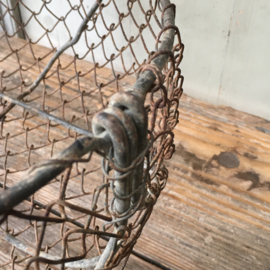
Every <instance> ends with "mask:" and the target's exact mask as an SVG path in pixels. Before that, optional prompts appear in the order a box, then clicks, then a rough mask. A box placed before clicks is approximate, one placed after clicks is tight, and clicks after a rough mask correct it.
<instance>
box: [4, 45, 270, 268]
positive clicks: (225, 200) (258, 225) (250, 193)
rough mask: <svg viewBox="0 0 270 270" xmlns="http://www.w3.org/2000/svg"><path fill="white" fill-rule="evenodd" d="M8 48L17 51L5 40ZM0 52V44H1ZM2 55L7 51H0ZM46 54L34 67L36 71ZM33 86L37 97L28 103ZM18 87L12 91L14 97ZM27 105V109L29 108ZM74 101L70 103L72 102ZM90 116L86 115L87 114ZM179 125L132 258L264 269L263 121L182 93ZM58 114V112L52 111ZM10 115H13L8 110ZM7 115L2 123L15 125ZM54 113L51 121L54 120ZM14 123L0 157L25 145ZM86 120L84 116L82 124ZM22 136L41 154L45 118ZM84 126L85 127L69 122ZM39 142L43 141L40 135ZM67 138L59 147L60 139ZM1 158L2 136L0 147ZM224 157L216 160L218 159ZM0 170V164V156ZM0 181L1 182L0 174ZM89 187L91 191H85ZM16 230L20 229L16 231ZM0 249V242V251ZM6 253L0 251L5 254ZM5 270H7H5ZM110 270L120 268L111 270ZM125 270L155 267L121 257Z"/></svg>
mask: <svg viewBox="0 0 270 270" xmlns="http://www.w3.org/2000/svg"><path fill="white" fill-rule="evenodd" d="M12 42H13V43H14V46H19V45H22V44H23V41H21V40H18V42H17V41H16V42H17V43H16V42H15V41H14V40H12ZM1 44H2V43H1ZM1 46H2V47H3V50H2V51H1V52H0V55H3V54H5V53H6V52H7V51H8V49H7V47H6V46H5V45H3V44H2V45H1ZM34 47H35V51H39V53H40V55H46V53H48V51H49V50H48V49H46V48H43V47H41V46H34ZM22 56H23V58H22V59H23V60H22V61H24V64H25V65H31V64H33V63H34V62H35V60H34V59H33V57H32V56H31V54H30V50H29V49H25V53H24V54H23V55H22ZM48 59H49V56H48V57H47V58H46V59H45V60H44V61H43V62H41V63H40V65H41V66H44V65H45V62H46V61H47V60H48ZM71 60H72V57H70V56H67V55H64V56H62V57H61V61H62V62H63V63H64V64H68V63H69V62H70V61H71ZM78 66H79V67H80V68H81V69H83V70H89V69H90V68H91V64H90V63H87V62H83V61H82V62H80V63H79V64H78ZM0 67H1V68H4V69H6V70H7V71H6V72H8V70H9V71H12V70H15V69H16V68H17V63H16V60H15V59H10V60H9V62H6V61H4V62H3V63H1V64H0ZM38 72H39V69H38V67H37V66H35V67H33V68H32V69H30V70H29V72H27V73H25V74H24V76H25V79H28V80H29V82H31V81H33V80H34V79H35V77H36V76H37V74H38ZM73 75H74V70H73V68H72V67H70V68H69V69H67V70H65V71H64V72H62V73H61V76H63V80H65V81H67V80H68V79H69V78H71V77H72V76H73ZM98 78H99V80H100V81H102V82H104V83H106V82H108V81H109V80H110V79H113V75H112V73H111V72H110V71H109V70H107V69H104V70H102V72H101V71H100V72H99V74H98ZM46 82H47V85H48V92H50V93H53V91H54V89H57V88H58V87H59V82H58V80H57V78H56V77H55V76H52V77H50V78H49V79H47V80H46ZM133 82H134V78H132V77H131V78H130V77H126V78H125V79H124V80H123V81H122V82H119V87H120V89H124V88H127V87H129V86H130V85H132V83H133ZM9 84H10V87H11V86H12V85H16V84H20V79H19V78H17V79H16V77H13V80H12V81H11V82H10V83H9ZM80 85H81V86H82V89H85V90H86V91H89V89H96V86H95V85H94V80H93V77H91V76H88V77H87V76H86V77H82V78H80ZM42 91H43V88H42V87H40V88H39V89H37V92H36V94H35V95H36V96H38V95H40V94H41V93H42ZM115 91H116V89H114V88H113V87H111V86H108V87H107V88H106V89H105V91H104V96H105V98H106V100H108V99H109V96H110V95H111V94H112V93H114V92H115ZM19 92H20V89H18V90H16V91H14V94H16V93H19ZM63 94H64V95H66V96H65V97H66V98H67V99H68V97H75V96H76V95H77V84H76V81H75V80H71V81H70V83H69V84H67V85H66V87H64V88H63ZM98 98H99V97H98V95H94V94H93V95H92V96H90V98H89V100H88V101H87V102H88V104H89V106H91V104H92V103H91V102H96V103H95V106H97V105H98V102H100V100H99V99H98ZM48 101H49V104H48V106H49V107H51V108H55V107H56V106H57V103H58V102H59V99H58V97H57V98H55V99H49V100H48ZM38 102H39V101H38V100H37V101H33V105H37V104H38ZM76 102H77V101H76ZM76 102H74V103H72V102H71V103H69V104H67V110H69V112H70V114H68V115H67V119H68V120H69V119H71V116H72V114H76V115H77V116H79V115H81V114H82V112H81V111H80V109H78V108H75V107H73V106H74V105H75V104H79V103H76ZM93 110H96V109H93ZM179 111H180V118H179V124H178V125H177V127H176V130H175V144H176V153H175V155H174V156H173V158H172V159H171V160H170V161H168V162H167V166H168V168H169V171H170V175H169V180H168V183H167V186H166V188H165V190H164V191H163V193H162V195H161V197H160V198H159V201H158V202H157V205H156V206H155V209H154V211H153V214H152V216H151V218H150V220H149V222H148V224H147V225H146V227H145V229H144V231H143V234H142V236H141V237H140V239H139V240H138V243H137V245H136V246H135V250H136V251H138V252H140V253H143V254H145V255H146V256H149V257H151V258H153V259H155V260H156V261H159V262H161V263H162V264H164V265H166V266H167V267H170V268H171V269H190V270H193V269H207V270H208V269H213V270H214V269H215V270H216V269H218V270H219V269H228V270H231V269H243V270H244V269H262V270H268V269H269V266H270V257H269V250H270V196H269V195H270V122H269V121H266V120H264V119H261V118H259V117H255V116H252V115H248V114H245V113H242V112H239V111H236V110H233V109H231V108H228V107H225V106H213V105H209V104H206V103H203V102H200V101H198V100H195V99H192V98H190V97H187V96H185V95H183V97H182V99H181V102H180V106H179ZM58 113H59V112H58ZM17 114H18V115H19V112H17ZM18 115H16V114H15V113H14V114H13V115H12V114H10V115H9V117H18ZM56 115H57V113H56ZM22 121H23V119H22V118H21V119H19V120H16V121H15V120H14V121H13V122H12V125H8V126H6V127H5V129H4V131H6V132H7V131H8V132H10V134H13V133H16V132H17V133H18V134H19V132H22V133H21V134H20V135H18V136H17V137H14V138H13V139H10V140H9V141H8V142H9V143H8V150H9V151H11V153H16V152H19V151H21V150H25V151H26V150H27V147H26V146H25V130H23V129H22V128H21V126H22ZM89 121H91V116H90V117H89ZM40 124H44V125H43V126H40V127H39V128H36V129H33V130H32V131H31V132H30V133H29V143H30V142H31V143H32V144H34V145H35V146H38V145H41V146H44V145H45V143H47V139H46V136H44V134H45V133H46V125H45V124H46V120H43V119H40V118H38V117H33V118H31V119H29V120H27V121H26V126H29V127H30V128H34V127H36V126H38V125H40ZM78 124H79V125H82V127H85V122H80V121H78ZM42 134H43V135H42ZM56 136H58V138H59V139H63V140H62V141H59V142H58V143H56V144H55V149H54V153H55V152H57V151H60V150H61V149H63V148H65V147H66V146H67V145H69V144H70V143H72V141H73V140H74V139H71V138H68V132H67V130H66V129H65V128H62V127H60V126H57V127H55V128H53V127H52V128H51V138H54V137H56ZM65 137H67V138H66V139H64V138H65ZM0 143H1V150H0V151H1V153H2V154H4V153H5V151H4V149H3V145H4V138H2V139H1V140H0ZM50 149H51V145H48V146H46V147H44V148H43V150H42V149H37V150H36V151H34V154H33V156H32V157H31V159H30V162H38V161H40V160H43V159H44V158H49V157H50V153H49V152H50ZM224 153H226V154H224ZM27 155H28V152H27V151H26V152H24V153H22V154H20V156H19V155H18V156H17V158H15V157H13V158H10V160H8V162H9V163H8V166H9V167H10V168H11V169H15V168H16V167H18V166H21V167H22V168H27V167H28V166H29V165H28V164H27V162H26V160H27ZM0 159H1V160H0V162H1V164H3V163H4V159H5V156H3V155H2V157H0ZM85 166H88V167H86V168H87V169H94V168H98V167H99V166H100V160H99V159H98V158H97V157H94V158H93V160H92V161H91V164H90V165H85ZM1 171H2V176H1V182H2V181H3V171H4V168H3V167H2V170H1ZM100 175H101V171H100V170H97V171H95V172H93V173H92V174H91V177H92V180H91V183H86V186H85V188H86V189H90V188H91V187H92V186H93V185H97V183H99V180H100ZM20 177H21V173H14V174H9V177H8V180H7V184H8V185H12V184H14V183H16V182H17V181H19V180H20ZM80 183H81V180H80V178H79V177H74V179H73V180H72V181H71V182H70V186H69V189H68V193H67V194H68V196H73V195H74V194H75V193H76V191H77V190H78V189H80ZM91 185H92V186H91ZM58 188H59V182H54V183H51V184H50V185H48V186H47V187H45V188H43V189H42V190H41V191H40V192H38V193H37V194H36V197H35V199H36V200H40V201H41V202H43V203H45V204H46V203H48V202H49V201H50V200H51V199H53V198H57V196H58V194H56V193H55V192H54V191H55V190H58ZM90 197H91V196H90V195H89V196H88V197H87V196H86V197H82V198H77V199H72V202H73V203H76V204H78V205H81V206H85V207H90V203H91V199H90ZM20 226H22V227H23V224H20ZM1 246H2V243H0V247H1ZM2 247H3V246H2ZM7 250H8V248H7V247H5V248H4V247H3V248H0V254H1V258H5V259H8V255H7ZM8 252H9V251H8ZM8 267H10V266H8ZM7 269H9V268H7ZM119 269H120V268H119ZM126 269H153V270H154V269H158V268H157V267H154V266H150V265H149V264H148V263H145V262H143V261H142V260H140V259H138V258H135V257H134V256H132V255H131V257H130V260H129V262H128V264H127V267H126Z"/></svg>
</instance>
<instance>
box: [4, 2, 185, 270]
mask: <svg viewBox="0 0 270 270" xmlns="http://www.w3.org/2000/svg"><path fill="white" fill-rule="evenodd" d="M60 2H61V5H62V6H60V7H59V6H57V5H59V3H60ZM118 2H119V1H118ZM122 2H123V3H116V1H114V0H107V1H103V2H102V1H96V0H95V1H94V0H93V1H90V0H81V1H75V0H73V1H71V0H66V1H56V0H55V1H54V0H48V1H45V0H40V1H35V4H33V1H29V0H17V1H13V0H12V1H0V10H1V19H0V30H1V31H2V32H0V47H1V52H0V71H1V73H0V91H1V93H0V95H1V100H0V106H1V112H0V120H1V130H0V142H1V148H0V151H1V152H0V159H1V163H0V164H1V165H0V177H1V178H0V179H1V182H0V185H1V188H2V190H3V192H2V194H1V198H0V204H1V207H0V212H1V231H0V234H1V249H2V251H3V252H2V257H1V259H0V268H1V269H10V266H12V267H13V269H24V268H25V269H64V268H65V269H73V268H87V269H92V268H95V269H112V268H114V267H115V266H117V265H119V263H120V262H121V260H122V259H125V260H124V265H125V263H126V261H127V259H128V257H129V255H130V252H131V251H132V248H133V247H134V245H135V244H136V240H137V239H138V237H139V236H140V234H141V231H142V229H143V226H144V225H145V223H146V222H147V220H148V218H149V216H150V215H151V211H152V209H153V206H154V204H155V202H156V200H157V198H158V196H159V194H160V192H161V190H162V189H163V188H164V187H165V185H166V181H167V177H168V172H167V169H166V168H165V166H164V165H163V160H164V159H169V158H170V157H171V155H172V154H173V151H174V144H173V132H172V131H173V128H174V127H175V125H176V124H177V121H178V110H177V108H178V102H179V98H180V96H181V94H182V83H183V77H182V76H181V71H180V69H179V64H180V62H181V60H182V54H183V48H184V47H183V44H182V43H181V38H180V34H179V31H178V28H177V27H176V26H174V16H175V13H176V12H175V6H174V5H173V4H171V3H170V1H168V0H160V1H158V0H156V1H154V0H153V1H151V0H150V1H142V0H127V1H122ZM44 14H45V16H43V15H44ZM74 18H76V20H74ZM8 20H9V21H10V22H11V23H8ZM60 34H61V35H60ZM59 35H60V36H61V37H62V38H63V40H59V39H57V36H59ZM78 41H79V42H78ZM40 44H41V45H40ZM66 44H67V45H66ZM42 45H44V46H46V47H44V46H42ZM62 52H64V53H63V54H62ZM48 63H49V64H48ZM132 75H136V77H135V76H132ZM124 91H125V92H124ZM46 160H47V161H46ZM91 267H92V268H91Z"/></svg>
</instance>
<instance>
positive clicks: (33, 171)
mask: <svg viewBox="0 0 270 270" xmlns="http://www.w3.org/2000/svg"><path fill="white" fill-rule="evenodd" d="M110 146H111V141H110V137H108V136H107V134H101V136H100V137H96V138H94V137H84V138H81V139H78V140H76V141H75V142H74V143H73V144H72V145H71V146H69V147H68V148H67V149H65V150H63V151H62V152H60V153H59V154H58V155H56V156H55V157H53V158H52V159H51V161H53V160H55V163H53V162H52V163H48V164H47V165H46V166H38V165H35V166H34V167H31V168H30V169H29V170H28V173H27V174H26V176H25V177H23V179H22V180H21V181H20V182H19V183H17V184H15V185H14V186H12V187H10V188H9V189H6V190H5V191H4V192H3V193H2V194H1V195H0V215H3V214H6V213H8V211H9V210H11V209H12V208H13V207H15V206H16V205H17V204H19V203H20V202H21V201H23V200H25V199H27V198H28V197H29V196H31V195H32V194H34V193H35V192H36V191H38V190H39V189H41V188H42V187H43V186H45V185H46V184H48V183H49V182H50V181H51V180H52V179H54V177H56V176H57V175H59V174H60V173H62V172H63V171H64V170H65V169H66V168H67V167H68V166H70V163H71V162H70V160H72V162H74V161H76V160H78V161H80V160H79V159H80V158H81V157H82V156H84V155H85V154H87V153H89V152H91V151H95V150H96V149H97V150H100V149H103V150H104V151H107V149H109V147H110ZM60 159H61V162H59V163H58V162H57V160H60Z"/></svg>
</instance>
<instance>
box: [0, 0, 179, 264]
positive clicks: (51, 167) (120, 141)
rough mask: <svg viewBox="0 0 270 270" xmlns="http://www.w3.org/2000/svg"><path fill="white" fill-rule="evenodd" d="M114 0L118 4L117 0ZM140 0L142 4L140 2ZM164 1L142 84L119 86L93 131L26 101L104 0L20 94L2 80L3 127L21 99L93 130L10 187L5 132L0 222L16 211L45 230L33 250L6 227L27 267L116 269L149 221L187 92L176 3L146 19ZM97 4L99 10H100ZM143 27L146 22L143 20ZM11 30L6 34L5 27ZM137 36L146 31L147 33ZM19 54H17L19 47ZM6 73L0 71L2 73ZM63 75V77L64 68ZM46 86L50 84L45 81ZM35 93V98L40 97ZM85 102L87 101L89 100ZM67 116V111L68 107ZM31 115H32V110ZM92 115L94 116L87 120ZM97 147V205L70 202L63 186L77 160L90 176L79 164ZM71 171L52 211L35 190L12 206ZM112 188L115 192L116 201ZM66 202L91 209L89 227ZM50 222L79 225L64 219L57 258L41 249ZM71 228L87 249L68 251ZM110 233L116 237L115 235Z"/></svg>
mask: <svg viewBox="0 0 270 270" xmlns="http://www.w3.org/2000/svg"><path fill="white" fill-rule="evenodd" d="M19 2H21V1H17V3H19ZM109 2H111V1H109ZM112 2H113V3H114V1H112ZM135 2H136V1H128V3H127V4H128V7H129V13H128V15H129V16H132V17H133V14H132V12H131V10H132V5H133V4H134V3H135ZM137 2H138V3H139V4H140V7H141V3H140V1H137ZM44 3H45V4H44V5H46V2H45V1H44ZM82 3H83V2H81V4H82ZM1 4H3V3H2V2H1ZM114 5H115V3H114ZM159 5H160V8H161V22H159V21H158V20H157V22H158V24H159V25H160V27H161V32H160V33H159V34H158V35H156V36H155V38H156V47H155V52H154V53H150V54H149V59H148V61H147V62H145V63H144V64H143V65H139V67H138V68H137V70H136V73H137V80H136V83H135V84H134V85H133V86H132V87H130V88H129V89H128V90H127V91H125V92H118V93H116V94H114V95H113V96H111V98H110V102H109V104H108V106H105V107H104V106H103V108H104V109H103V110H102V111H100V112H98V113H97V114H95V116H94V117H93V119H92V130H93V133H91V132H90V131H88V130H85V129H83V128H81V127H79V126H77V125H74V124H72V123H70V122H68V121H66V119H65V117H62V118H61V117H57V116H54V115H52V113H51V112H52V111H49V112H46V111H45V109H44V108H45V106H44V99H43V106H42V108H43V109H42V110H41V109H37V108H34V107H32V106H31V102H30V105H27V102H25V101H22V100H23V99H25V97H26V96H30V95H31V94H33V93H34V92H35V90H36V88H37V86H38V85H39V84H40V82H41V81H42V80H43V82H44V79H48V78H50V76H52V75H47V74H48V72H49V70H50V69H51V67H52V66H53V63H54V61H56V60H58V59H59V57H60V55H61V53H62V52H63V51H64V50H65V49H66V48H67V47H69V46H73V45H74V44H75V43H76V42H77V41H78V40H79V38H80V37H81V35H82V33H83V32H84V31H86V24H87V23H88V22H89V21H90V20H91V18H92V16H94V18H97V16H98V15H100V16H101V14H102V10H103V9H104V8H105V7H106V5H103V6H102V5H101V1H97V2H96V3H95V5H94V7H93V8H91V9H90V11H89V12H88V13H86V12H85V14H86V17H85V19H83V22H82V23H81V25H80V28H79V30H78V32H77V34H76V36H75V38H72V39H71V41H70V42H69V43H68V44H67V45H65V46H63V47H62V48H61V49H59V50H58V51H57V52H56V53H55V54H54V56H53V57H52V58H51V60H50V61H49V63H48V64H47V65H46V66H45V68H44V69H43V72H41V75H40V76H39V77H38V78H37V79H36V80H35V81H34V83H32V84H31V85H30V87H29V88H28V89H27V90H26V91H23V92H22V93H21V94H19V95H17V97H16V98H11V97H10V96H7V95H6V94H4V92H5V91H6V92H7V93H9V92H12V91H13V89H11V90H9V91H8V90H7V89H5V88H4V87H3V86H2V93H1V94H0V96H1V98H2V105H3V110H2V113H1V115H0V117H1V119H2V130H3V127H4V124H5V121H6V122H7V119H6V118H7V115H8V113H9V112H10V111H12V110H13V109H14V108H15V105H18V106H20V107H22V108H24V109H27V110H28V111H31V112H33V113H36V114H37V115H38V116H42V117H44V118H46V119H47V121H48V122H47V123H48V124H47V127H50V121H53V122H55V123H57V124H58V125H63V126H66V127H68V129H69V130H74V131H75V132H77V133H80V134H84V135H87V137H84V138H81V139H78V140H76V141H75V143H74V144H72V145H71V146H70V147H68V148H67V149H65V150H63V151H62V152H60V153H59V154H58V155H56V156H54V157H53V158H52V159H51V160H49V161H46V162H41V163H38V164H35V165H34V166H32V167H31V168H30V170H29V171H28V172H27V174H26V175H25V177H24V178H23V180H21V181H20V182H18V183H17V184H14V185H13V186H11V187H10V188H7V187H6V180H5V179H7V174H8V173H10V172H9V170H8V169H7V159H8V157H9V156H10V154H11V153H10V152H8V151H6V149H7V142H8V141H9V136H10V135H8V134H6V136H3V138H4V139H5V145H4V149H5V155H4V156H5V164H4V170H5V175H4V182H3V188H4V189H5V192H4V193H2V194H1V197H0V211H1V212H0V213H1V214H2V220H1V221H2V222H6V227H8V226H7V217H10V216H15V217H17V218H22V219H26V220H32V221H34V223H30V224H31V225H30V226H32V227H35V230H36V232H37V230H38V229H37V228H38V227H39V226H38V224H39V223H40V224H41V225H40V226H41V227H40V228H41V231H40V232H39V233H36V234H37V235H38V237H37V238H38V239H37V246H36V249H35V250H31V248H30V251H29V247H28V246H26V245H24V244H23V243H22V242H20V241H19V240H18V239H17V238H14V236H12V235H11V234H10V233H9V232H8V231H9V230H8V229H7V230H6V232H5V233H4V236H3V237H4V238H5V239H6V240H7V241H8V242H10V243H12V245H13V246H14V247H16V248H17V249H22V250H23V251H24V252H26V253H28V254H29V255H31V256H32V257H31V259H29V258H28V257H26V260H27V264H26V269H28V268H29V267H30V266H31V265H33V264H35V266H36V268H37V269H39V267H40V263H44V264H47V267H48V266H49V265H50V267H51V266H52V265H57V264H60V265H61V268H62V269H64V267H80V268H86V267H95V269H112V268H113V267H115V266H117V265H118V264H119V263H120V261H121V260H122V259H123V258H126V259H128V257H129V254H130V252H131V251H132V248H133V247H134V245H135V243H136V240H137V238H138V237H139V236H140V234H141V231H142V229H143V226H144V225H145V223H146V222H147V220H148V218H149V216H150V214H151V212H152V209H153V206H154V204H155V202H156V200H157V198H158V196H159V194H160V192H161V190H162V189H163V188H164V186H165V184H166V180H167V177H168V172H167V170H166V168H165V167H164V165H163V164H162V161H163V159H165V158H170V157H171V155H172V153H173V151H174V145H173V132H172V130H173V128H174V126H175V125H176V124H177V121H178V111H177V107H178V100H179V98H180V96H181V94H182V82H183V77H182V76H181V72H180V70H179V68H178V66H179V64H180V62H181V60H182V53H183V45H182V43H181V39H180V34H179V31H178V28H177V27H176V26H175V25H174V16H175V6H174V5H172V4H170V2H169V1H168V0H161V1H156V2H155V3H154V4H153V3H152V1H150V7H151V9H150V11H148V12H144V13H145V14H146V18H147V19H146V21H147V23H148V24H147V26H148V27H150V23H149V22H150V19H149V16H150V17H151V16H153V17H154V18H155V19H157V15H156V10H157V8H158V6H159ZM71 6H72V5H71ZM73 8H74V7H73ZM98 8H99V12H98V11H97V10H98ZM76 9H78V8H76ZM7 10H12V9H7ZM95 12H97V13H95ZM120 15H121V14H120ZM123 16H124V15H121V16H119V17H123ZM147 16H148V17H147ZM93 21H94V19H93ZM119 25H120V24H119ZM144 27H146V26H145V25H144ZM139 29H142V30H143V26H139ZM19 30H24V28H23V27H22V28H21V29H19ZM109 32H111V31H109ZM6 36H8V34H7V33H6ZM139 36H140V37H142V35H141V32H140V33H139ZM175 36H176V37H177V42H176V45H174V38H175ZM131 43H132V39H130V40H129V41H128V44H129V45H130V44H131ZM15 54H18V53H17V52H16V51H15ZM76 58H77V56H76V57H75V60H74V61H73V63H75V62H76ZM18 59H19V57H18ZM111 60H113V59H111ZM18 61H19V60H18ZM75 67H76V65H75ZM60 68H61V67H59V65H58V67H57V73H58V70H59V69H60ZM21 70H23V69H20V72H22V71H21ZM129 73H130V70H129V71H127V72H125V75H127V74H129ZM52 74H53V73H52ZM46 75H47V77H46ZM79 75H80V73H79V72H76V78H77V79H78V78H80V76H79ZM4 77H5V76H4V74H3V73H2V77H1V78H4ZM58 77H60V76H59V73H58ZM123 77H124V76H123ZM21 79H22V80H21V82H22V84H21V85H24V86H25V85H26V83H25V81H24V80H23V76H22V75H21ZM119 79H120V76H118V75H116V74H114V81H117V82H118V80H119ZM1 81H2V80H1ZM59 82H60V90H61V87H63V86H64V85H65V84H66V83H63V81H61V79H59ZM164 84H165V85H164ZM44 85H46V84H45V82H44ZM117 85H118V84H117ZM101 87H104V85H99V89H100V88H101ZM158 91H160V93H161V94H159V95H158V94H157V93H158ZM84 96H85V94H84V93H80V95H79V97H81V99H82V100H83V97H84ZM36 98H37V97H35V98H34V99H36ZM155 99H156V100H155ZM4 100H6V101H8V102H9V104H7V103H5V102H4ZM145 100H148V104H149V106H148V107H144V104H145ZM66 103H67V102H66V101H65V102H63V106H62V108H64V106H65V104H66ZM101 103H103V102H101ZM82 107H84V102H83V101H82ZM106 107H107V108H106ZM63 110H64V109H63ZM83 113H84V116H85V117H86V118H87V117H88V116H89V114H88V112H86V110H85V109H83ZM62 115H64V112H63V111H62ZM23 117H24V119H25V120H24V121H23V123H25V121H26V119H27V114H26V113H25V111H24V116H23ZM31 118H32V119H33V116H32V117H31ZM148 119H149V120H148ZM71 122H72V121H71ZM86 122H88V120H87V121H86ZM47 129H48V128H47ZM25 130H26V133H25V134H26V136H27V133H28V132H29V129H28V130H27V128H26V129H25ZM47 133H48V132H47ZM26 138H27V137H26ZM26 142H27V139H26ZM26 144H27V143H26ZM52 144H54V143H52ZM32 150H33V147H32V146H30V147H29V146H28V152H29V153H31V151H32ZM94 151H96V152H97V153H98V154H99V155H101V156H102V157H103V161H102V172H103V175H104V183H103V184H102V185H101V186H99V188H98V189H96V190H95V191H94V192H93V199H92V206H91V209H87V208H84V207H80V206H78V205H75V204H71V203H69V202H67V201H68V198H66V194H65V193H66V189H67V186H68V183H69V182H70V178H71V173H72V170H73V169H74V167H77V171H78V175H81V176H82V179H83V177H84V175H85V170H84V169H82V170H81V171H79V170H78V165H76V164H81V163H88V162H89V161H90V160H91V158H92V153H93V152H94ZM85 154H89V156H88V158H83V157H84V156H85ZM29 156H30V154H29ZM29 163H30V162H29ZM65 170H66V172H65V175H64V176H63V177H62V178H61V188H60V192H59V197H58V198H57V200H54V201H51V202H50V203H48V204H47V205H46V206H45V208H46V211H45V213H44V214H43V216H42V215H35V214H33V212H34V209H35V206H34V205H35V204H33V197H32V199H31V201H32V206H31V209H30V214H24V211H25V210H24V211H23V212H22V211H18V210H14V207H15V206H16V205H18V204H19V203H20V202H22V201H23V200H26V199H27V198H29V196H31V195H33V194H35V193H36V192H37V191H38V190H39V189H41V188H42V187H43V186H45V185H47V184H48V183H49V182H51V180H53V179H54V178H55V177H57V176H58V175H59V174H61V173H62V172H64V171H65ZM83 181H84V180H82V182H83ZM109 188H110V189H109ZM82 191H83V187H82ZM104 191H105V194H106V196H105V201H106V203H105V208H104V209H99V206H98V199H99V197H100V195H101V193H102V192H104ZM109 192H111V203H110V206H109V197H110V195H109ZM83 193H84V195H85V194H86V192H84V191H83ZM55 206H57V207H59V209H60V213H61V218H53V217H51V216H50V214H51V213H53V210H54V207H55ZM68 209H71V210H75V211H78V212H80V213H81V214H84V215H85V217H86V218H85V220H84V222H85V223H84V227H83V228H78V227H76V218H75V219H74V217H73V218H72V215H70V211H68ZM102 211H103V212H105V213H106V215H104V214H100V213H99V212H102ZM96 219H99V220H102V221H103V222H102V224H101V227H102V229H99V226H96V225H95V221H93V220H96ZM130 219H131V221H132V222H131V223H130V222H129V220H130ZM38 222H39V223H38ZM48 223H53V224H57V223H59V224H65V223H70V224H73V225H75V228H73V229H69V230H68V231H67V232H66V233H63V228H64V226H63V225H62V229H61V230H62V237H61V240H62V242H63V244H62V254H61V256H59V257H57V256H52V255H49V254H48V253H46V252H45V253H44V252H42V249H43V248H42V244H43V242H44V237H45V232H46V228H48V226H49V225H48ZM91 223H92V226H91ZM77 225H78V224H77ZM110 229H111V232H110ZM112 229H113V230H112ZM72 234H80V237H79V240H80V241H81V242H82V244H81V248H82V250H81V253H80V254H79V255H78V256H71V257H67V255H68V254H69V253H68V241H69V240H68V239H69V237H70V235H72ZM89 235H90V236H91V237H92V238H93V244H92V246H91V248H92V247H93V246H96V249H97V251H98V253H99V255H98V256H96V257H94V258H93V259H84V258H85V256H86V255H87V253H88V251H89V250H90V249H91V248H89V247H87V245H89V243H87V240H88V239H87V236H89ZM107 237H110V238H109V240H108V238H107ZM88 238H89V237H88ZM102 238H103V239H107V240H108V243H107V244H106V247H105V248H101V244H100V243H99V241H101V240H100V239H102ZM51 246H53V245H51ZM102 250H103V251H102ZM47 251H48V245H47ZM68 256H69V255H68ZM12 261H13V262H12V263H14V262H15V261H16V259H13V260H12Z"/></svg>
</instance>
